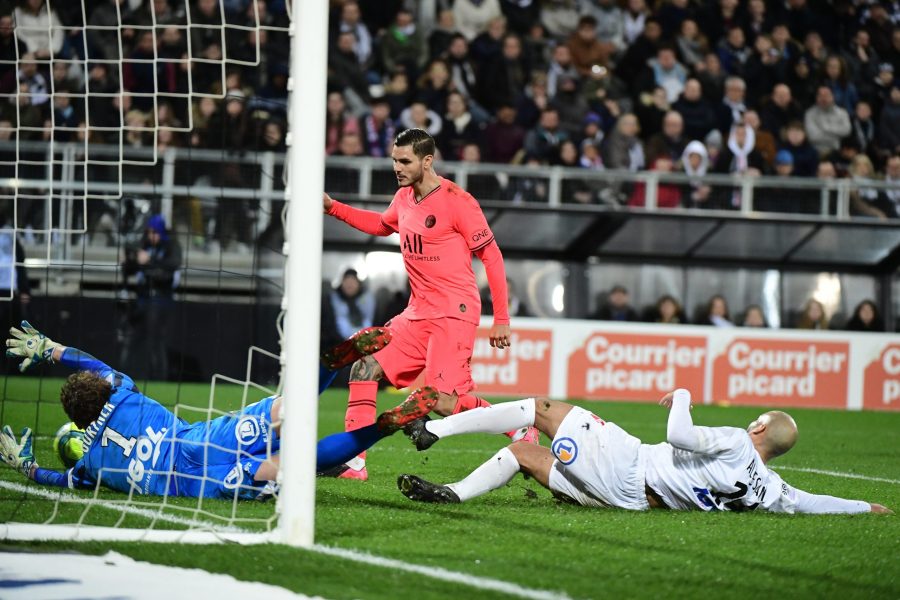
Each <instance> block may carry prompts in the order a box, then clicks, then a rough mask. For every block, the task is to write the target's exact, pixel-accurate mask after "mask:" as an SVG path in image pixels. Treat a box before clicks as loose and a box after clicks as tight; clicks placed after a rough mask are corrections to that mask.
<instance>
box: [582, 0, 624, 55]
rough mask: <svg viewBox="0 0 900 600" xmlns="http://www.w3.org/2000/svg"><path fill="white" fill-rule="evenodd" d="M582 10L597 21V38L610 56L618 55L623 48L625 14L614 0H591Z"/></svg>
mask: <svg viewBox="0 0 900 600" xmlns="http://www.w3.org/2000/svg"><path fill="white" fill-rule="evenodd" d="M582 10H584V11H586V12H587V13H588V14H590V15H592V16H593V17H594V19H595V20H596V21H597V39H598V40H600V43H601V44H605V45H606V47H607V53H608V55H609V56H611V57H617V56H620V55H621V53H622V52H623V51H624V50H625V48H626V47H627V45H626V44H625V20H624V19H625V16H624V14H623V12H622V9H621V8H619V6H618V4H617V3H616V2H615V0H591V2H586V3H585V4H584V6H583V7H582Z"/></svg>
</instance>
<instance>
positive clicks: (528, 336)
mask: <svg viewBox="0 0 900 600" xmlns="http://www.w3.org/2000/svg"><path fill="white" fill-rule="evenodd" d="M489 332H490V329H488V328H484V327H481V328H479V329H478V334H477V337H476V338H475V347H474V348H473V351H472V379H473V380H475V384H476V385H477V386H478V387H477V390H478V393H479V395H481V394H505V395H513V396H546V395H548V394H549V393H550V354H551V352H550V351H551V348H552V339H553V331H551V330H549V329H519V330H513V333H512V336H511V337H510V342H511V345H510V347H509V348H505V349H503V350H498V349H497V348H492V347H491V342H490V339H489V338H488V333H489Z"/></svg>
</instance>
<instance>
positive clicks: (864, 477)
mask: <svg viewBox="0 0 900 600" xmlns="http://www.w3.org/2000/svg"><path fill="white" fill-rule="evenodd" d="M772 469H773V470H775V471H778V470H779V469H785V470H787V471H801V472H803V473H815V474H816V475H829V476H831V477H844V478H846V479H862V480H864V481H878V482H881V483H893V484H900V479H888V478H886V477H870V476H869V475H859V474H858V473H845V472H843V471H826V470H824V469H811V468H808V467H785V466H783V465H778V466H773V467H772Z"/></svg>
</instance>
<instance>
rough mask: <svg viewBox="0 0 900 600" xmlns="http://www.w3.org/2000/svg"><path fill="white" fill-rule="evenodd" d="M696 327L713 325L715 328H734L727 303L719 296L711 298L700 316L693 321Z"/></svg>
mask: <svg viewBox="0 0 900 600" xmlns="http://www.w3.org/2000/svg"><path fill="white" fill-rule="evenodd" d="M695 322H696V323H697V324H698V325H714V326H716V327H734V323H732V322H731V315H730V313H729V312H728V302H727V301H726V300H725V297H724V296H722V295H721V294H716V295H714V296H712V297H711V298H710V299H709V301H708V302H707V303H706V306H705V307H704V310H703V312H702V314H700V315H699V316H698V318H697V319H696V320H695Z"/></svg>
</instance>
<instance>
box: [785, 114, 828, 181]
mask: <svg viewBox="0 0 900 600" xmlns="http://www.w3.org/2000/svg"><path fill="white" fill-rule="evenodd" d="M780 148H781V149H782V150H787V151H788V152H790V153H791V155H792V156H793V157H794V174H795V175H797V176H799V177H812V176H813V175H814V174H815V172H816V166H817V165H818V163H819V155H818V153H817V152H816V149H815V148H813V147H812V144H810V143H809V142H808V141H807V140H806V130H805V129H804V128H803V123H801V122H800V121H791V122H790V123H788V124H787V127H786V128H785V130H784V139H783V140H782V143H781V146H780Z"/></svg>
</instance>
